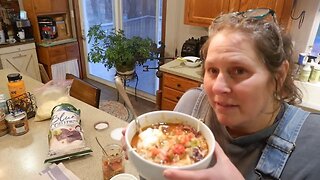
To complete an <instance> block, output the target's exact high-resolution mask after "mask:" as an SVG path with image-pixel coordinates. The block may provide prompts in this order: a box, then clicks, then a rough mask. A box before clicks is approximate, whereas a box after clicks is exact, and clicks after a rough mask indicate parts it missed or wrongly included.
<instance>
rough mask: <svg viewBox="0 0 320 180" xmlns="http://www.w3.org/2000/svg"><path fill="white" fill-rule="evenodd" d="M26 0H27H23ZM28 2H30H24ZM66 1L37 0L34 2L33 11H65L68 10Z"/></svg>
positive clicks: (39, 12)
mask: <svg viewBox="0 0 320 180" xmlns="http://www.w3.org/2000/svg"><path fill="white" fill-rule="evenodd" d="M24 1H28V0H24ZM32 2H34V1H32ZM26 3H30V2H26ZM68 8H69V7H68V1H66V0H37V1H36V3H34V9H35V12H36V13H38V14H41V13H57V12H60V13H63V12H64V13H66V12H67V11H68Z"/></svg>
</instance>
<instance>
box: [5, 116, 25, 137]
mask: <svg viewBox="0 0 320 180" xmlns="http://www.w3.org/2000/svg"><path fill="white" fill-rule="evenodd" d="M6 121H7V126H8V127H9V134H11V135H13V136H20V135H23V134H25V133H27V132H28V131H29V125H28V121H27V114H26V113H25V112H24V111H20V112H16V113H11V114H8V115H7V116H6Z"/></svg>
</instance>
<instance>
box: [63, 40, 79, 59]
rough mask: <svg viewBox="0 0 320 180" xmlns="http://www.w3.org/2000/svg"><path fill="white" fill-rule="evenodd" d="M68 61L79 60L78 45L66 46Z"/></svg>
mask: <svg viewBox="0 0 320 180" xmlns="http://www.w3.org/2000/svg"><path fill="white" fill-rule="evenodd" d="M66 53H67V59H68V60H72V59H79V47H78V43H72V44H66Z"/></svg>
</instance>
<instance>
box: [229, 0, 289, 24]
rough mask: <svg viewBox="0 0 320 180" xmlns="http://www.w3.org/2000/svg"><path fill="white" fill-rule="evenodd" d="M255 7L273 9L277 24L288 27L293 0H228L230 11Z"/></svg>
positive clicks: (240, 10)
mask: <svg viewBox="0 0 320 180" xmlns="http://www.w3.org/2000/svg"><path fill="white" fill-rule="evenodd" d="M255 8H269V9H273V10H274V11H275V12H276V16H277V20H278V22H279V24H280V25H281V26H282V27H283V28H285V29H288V26H289V23H290V14H291V9H292V8H293V0H277V1H274V0H240V1H239V0H230V7H229V10H230V12H231V11H239V12H242V11H247V10H248V9H255Z"/></svg>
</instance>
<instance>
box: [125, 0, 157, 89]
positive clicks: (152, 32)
mask: <svg viewBox="0 0 320 180" xmlns="http://www.w3.org/2000/svg"><path fill="white" fill-rule="evenodd" d="M122 2H123V5H122V7H123V8H122V9H123V12H122V16H123V19H122V22H123V30H124V32H125V34H126V36H127V37H129V38H130V37H133V36H140V37H142V38H150V39H152V40H153V41H155V42H159V41H160V38H161V37H160V35H161V19H162V18H161V14H159V16H160V17H158V19H157V17H156V8H159V7H162V3H161V1H160V4H159V6H157V4H156V3H157V1H156V0H153V1H150V0H123V1H122ZM159 11H160V10H159ZM156 23H158V25H156ZM159 32H160V33H159ZM157 33H158V34H157ZM159 34H160V35H159ZM145 65H148V66H149V67H150V68H156V67H157V65H158V63H157V61H156V60H155V61H148V62H146V63H145ZM156 71H157V70H156V69H149V71H147V72H145V71H143V66H137V67H136V72H137V75H138V78H139V79H138V80H139V81H138V84H137V89H139V90H142V91H144V92H146V93H148V94H151V95H155V93H156V90H157V89H158V79H157V77H156ZM135 85H136V82H135V81H130V82H129V86H130V87H133V88H135Z"/></svg>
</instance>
